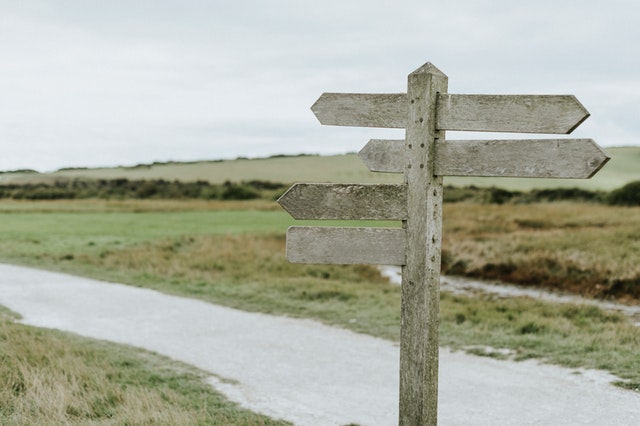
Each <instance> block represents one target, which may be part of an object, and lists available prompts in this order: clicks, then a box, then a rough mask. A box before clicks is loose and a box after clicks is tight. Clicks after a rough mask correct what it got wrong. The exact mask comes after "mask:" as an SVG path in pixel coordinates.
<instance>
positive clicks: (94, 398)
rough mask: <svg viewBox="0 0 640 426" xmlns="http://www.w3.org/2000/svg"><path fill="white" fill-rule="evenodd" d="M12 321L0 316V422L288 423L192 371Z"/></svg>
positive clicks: (161, 359) (146, 355) (117, 347)
mask: <svg viewBox="0 0 640 426" xmlns="http://www.w3.org/2000/svg"><path fill="white" fill-rule="evenodd" d="M14 317H15V316H13V315H11V316H10V315H8V314H7V313H6V312H4V313H3V312H0V360H1V362H0V424H2V425H7V426H10V425H16V426H17V425H35V424H47V425H55V424H57V425H86V424H101V425H103V424H104V425H142V424H154V425H155V424H157V425H203V426H204V425H212V424H219V425H223V424H225V425H226V424H234V425H284V424H289V423H285V422H278V421H274V420H271V419H269V418H267V417H265V416H261V415H258V414H255V413H252V412H250V411H248V410H245V409H242V408H239V407H238V406H237V405H236V404H234V403H231V402H229V401H228V400H226V398H225V397H223V396H222V395H221V394H219V393H217V392H215V391H213V389H212V388H211V387H210V386H208V385H207V384H205V383H204V382H203V379H204V378H205V377H206V376H205V373H203V372H201V371H198V370H196V369H195V368H192V367H190V366H187V365H184V364H180V363H177V362H175V361H171V360H169V359H167V358H164V357H162V356H159V355H156V354H153V353H150V352H145V351H141V350H138V349H134V348H131V347H127V346H123V345H117V344H114V343H107V342H101V341H96V340H92V339H86V338H81V337H78V336H75V335H72V334H68V333H62V332H59V331H54V330H44V329H38V328H35V327H29V326H25V325H22V324H17V323H14V322H13V321H12V319H13V318H14Z"/></svg>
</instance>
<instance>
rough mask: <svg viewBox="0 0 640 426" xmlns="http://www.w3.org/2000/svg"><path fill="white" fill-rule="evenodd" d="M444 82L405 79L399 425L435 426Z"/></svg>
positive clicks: (430, 69)
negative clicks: (439, 117)
mask: <svg viewBox="0 0 640 426" xmlns="http://www.w3.org/2000/svg"><path fill="white" fill-rule="evenodd" d="M446 91H447V77H446V76H445V75H444V74H443V73H442V72H440V71H439V70H438V69H437V68H436V67H434V66H433V65H432V64H429V63H428V64H425V65H424V66H423V67H421V68H419V69H418V70H416V71H414V72H413V73H411V74H410V75H409V79H408V90H407V93H408V104H409V111H408V116H407V129H406V137H405V142H406V144H405V175H404V176H405V182H406V183H407V220H406V221H405V222H404V223H403V224H404V226H405V228H406V230H407V257H406V265H405V266H404V267H403V268H402V302H401V310H402V311H401V329H400V416H399V424H400V425H431V426H435V425H436V424H437V419H438V362H439V358H438V350H439V347H438V326H439V323H440V319H439V315H440V308H439V307H440V304H439V303H440V249H441V244H442V189H443V188H442V177H440V176H435V143H436V140H437V139H441V140H444V137H445V135H444V132H443V131H438V130H437V129H436V99H437V95H438V93H446Z"/></svg>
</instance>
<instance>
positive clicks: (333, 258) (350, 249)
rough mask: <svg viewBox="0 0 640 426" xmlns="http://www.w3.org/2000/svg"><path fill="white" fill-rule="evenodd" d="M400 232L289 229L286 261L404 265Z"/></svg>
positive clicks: (360, 229)
mask: <svg viewBox="0 0 640 426" xmlns="http://www.w3.org/2000/svg"><path fill="white" fill-rule="evenodd" d="M405 258H406V231H405V230H404V229H402V228H336V227H329V226H323V227H319V226H315V227H314V226H292V227H290V228H289V229H288V230H287V259H288V260H289V262H292V263H323V264H325V263H335V264H342V265H346V264H371V265H404V263H405Z"/></svg>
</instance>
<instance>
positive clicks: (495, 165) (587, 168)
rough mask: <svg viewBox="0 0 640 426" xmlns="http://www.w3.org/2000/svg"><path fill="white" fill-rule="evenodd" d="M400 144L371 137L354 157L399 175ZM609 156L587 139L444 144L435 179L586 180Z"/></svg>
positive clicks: (438, 148) (401, 168)
mask: <svg viewBox="0 0 640 426" xmlns="http://www.w3.org/2000/svg"><path fill="white" fill-rule="evenodd" d="M404 145H405V142H404V141H403V140H381V139H372V140H370V141H369V143H367V144H366V145H365V147H364V148H363V149H362V150H361V151H360V152H359V153H358V156H359V157H360V158H361V159H362V161H363V162H364V163H365V165H366V166H367V168H368V169H369V170H371V171H373V172H389V173H402V172H403V171H404V167H405V166H404V149H405V148H404ZM607 161H609V157H608V156H607V154H605V153H604V152H603V151H602V149H600V147H599V146H598V145H597V144H596V143H595V142H594V141H593V140H592V139H523V140H444V141H438V142H437V143H436V145H435V174H436V175H437V176H500V177H540V178H578V179H584V178H590V177H591V176H593V175H594V174H595V173H596V172H598V170H600V169H601V168H602V166H604V165H605V164H606V163H607Z"/></svg>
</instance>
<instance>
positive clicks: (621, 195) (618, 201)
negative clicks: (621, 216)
mask: <svg viewBox="0 0 640 426" xmlns="http://www.w3.org/2000/svg"><path fill="white" fill-rule="evenodd" d="M606 201H607V204H610V205H613V206H640V180H636V181H633V182H629V183H628V184H626V185H625V186H623V187H622V188H618V189H616V190H614V191H611V192H610V193H609V196H608V197H607V199H606Z"/></svg>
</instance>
